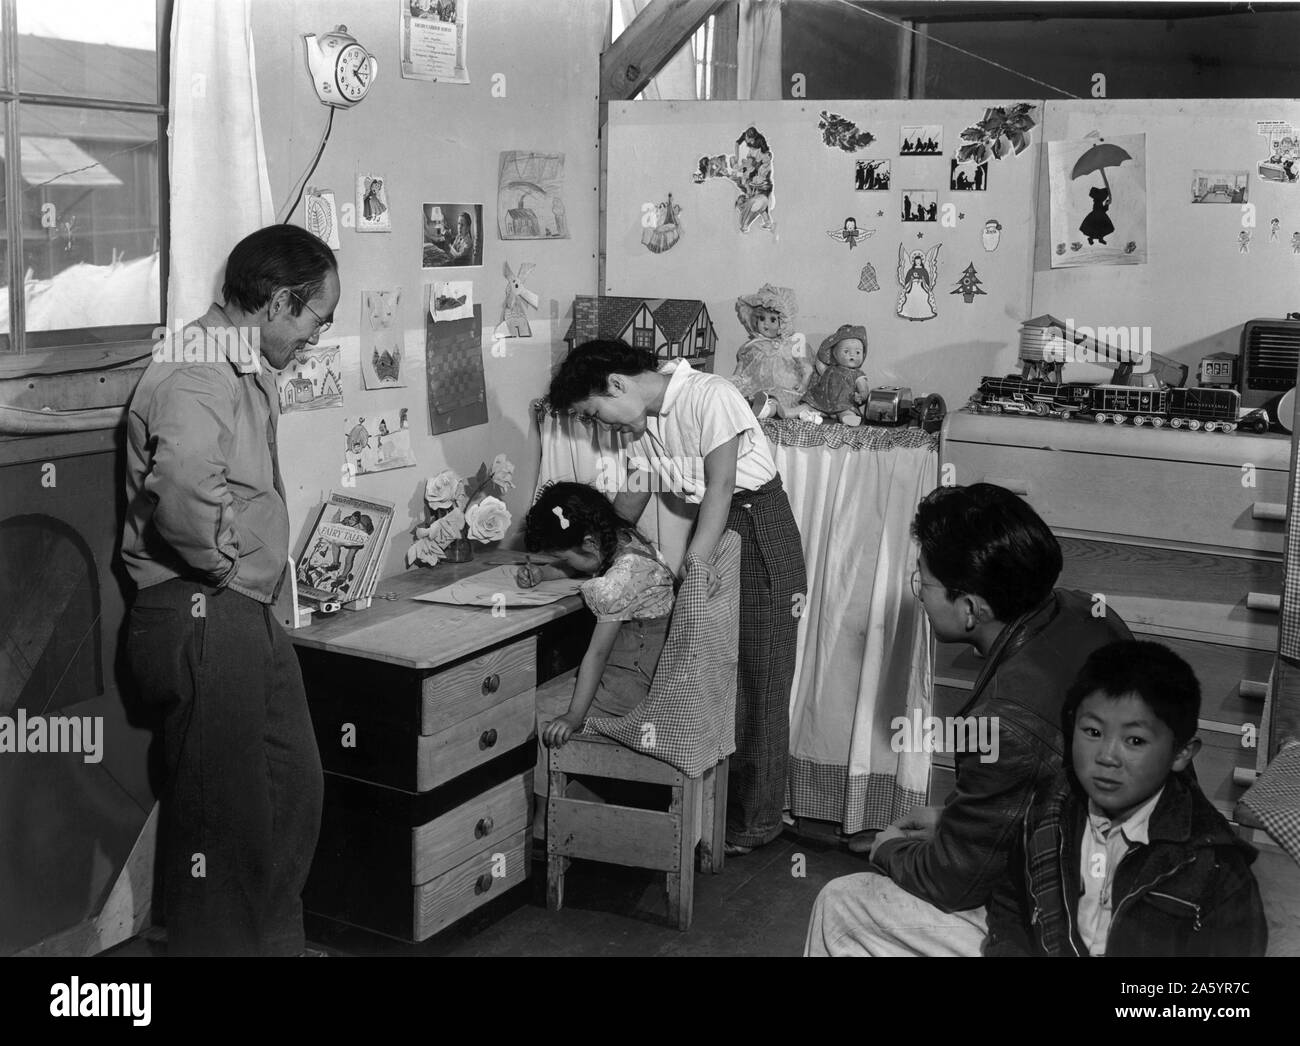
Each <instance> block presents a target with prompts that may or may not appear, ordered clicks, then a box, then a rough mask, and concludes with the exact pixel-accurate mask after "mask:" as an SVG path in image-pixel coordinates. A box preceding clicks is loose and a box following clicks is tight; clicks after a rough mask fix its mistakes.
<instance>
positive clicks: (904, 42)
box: [894, 21, 916, 100]
mask: <svg viewBox="0 0 1300 1046" xmlns="http://www.w3.org/2000/svg"><path fill="white" fill-rule="evenodd" d="M898 25H899V29H898V64H897V65H896V66H895V73H894V97H895V98H900V99H904V100H905V99H907V98H908V97H909V95H910V94H911V91H912V41H913V40H914V39H916V37H915V36H914V34H913V33H912V28H913V26H912V23H911V22H909V21H902V22H899V23H898Z"/></svg>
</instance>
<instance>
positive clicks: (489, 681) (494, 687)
mask: <svg viewBox="0 0 1300 1046" xmlns="http://www.w3.org/2000/svg"><path fill="white" fill-rule="evenodd" d="M500 689H501V677H500V676H499V675H497V674H496V673H495V672H493V673H492V674H491V675H490V676H488V677H487V678H486V679H484V680H483V693H485V694H495V693H496V692H497V691H498V690H500Z"/></svg>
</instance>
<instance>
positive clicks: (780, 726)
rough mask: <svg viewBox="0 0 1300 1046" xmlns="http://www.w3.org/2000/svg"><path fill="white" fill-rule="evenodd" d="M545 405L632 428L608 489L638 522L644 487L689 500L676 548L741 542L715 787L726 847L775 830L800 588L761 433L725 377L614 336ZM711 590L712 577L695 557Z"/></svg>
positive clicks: (566, 371) (595, 346)
mask: <svg viewBox="0 0 1300 1046" xmlns="http://www.w3.org/2000/svg"><path fill="white" fill-rule="evenodd" d="M550 401H551V406H552V407H554V408H556V409H558V410H566V409H573V410H576V411H578V413H580V414H582V415H584V416H585V417H587V418H591V419H594V420H596V421H598V422H600V423H601V424H603V425H607V426H609V427H611V428H615V429H618V430H619V431H621V432H624V433H627V434H629V435H630V436H632V437H633V438H634V440H635V442H634V443H633V444H632V446H631V447H630V448H629V457H628V464H629V472H630V473H631V471H632V470H636V472H651V473H653V474H654V483H653V485H652V484H651V483H650V482H648V481H647V477H646V476H645V475H639V476H638V475H634V474H630V476H629V482H628V483H627V486H626V489H624V490H621V491H620V492H619V493H618V495H617V497H615V499H614V508H615V510H616V511H617V512H618V514H619V515H620V516H621V517H622V518H623V519H628V520H638V519H640V518H641V513H642V512H643V511H644V510H645V508H646V506H647V504H648V503H649V501H650V494H649V491H650V490H651V489H652V486H653V489H654V490H656V491H661V492H670V493H672V494H674V495H676V496H677V497H679V498H681V499H682V500H684V501H686V502H687V503H688V504H694V505H698V506H699V511H698V514H697V515H696V518H695V524H694V529H693V530H692V533H691V540H690V545H689V547H688V548H687V555H688V556H689V555H690V554H692V553H693V554H694V555H695V556H696V557H698V558H699V559H701V560H703V561H705V562H706V563H707V561H708V560H710V559H712V556H713V552H714V549H715V547H716V546H717V543H718V540H719V539H720V538H721V537H722V532H723V531H724V530H726V529H731V530H734V531H735V532H736V533H737V534H739V535H740V540H741V565H740V572H741V576H740V649H739V666H738V670H737V679H736V685H737V693H736V752H735V754H734V755H733V756H732V757H731V770H730V775H731V776H730V784H729V788H728V797H727V852H728V853H731V854H736V853H747V852H748V851H749V850H751V849H753V848H754V847H756V846H763V845H765V844H767V843H770V842H772V841H773V840H774V839H776V838H777V836H779V835H780V834H781V829H782V817H781V815H782V811H783V809H784V805H785V787H786V766H787V763H788V760H789V737H790V711H789V709H790V688H791V684H792V683H793V681H794V661H795V639H796V634H797V631H798V626H799V621H798V608H799V606H800V605H801V600H802V598H803V596H804V594H805V593H806V592H807V588H808V583H807V577H806V575H805V573H804V561H803V547H802V543H801V541H800V538H799V530H798V527H797V526H796V525H795V521H794V515H793V513H792V512H791V511H790V502H789V501H788V499H787V498H786V495H785V490H784V489H783V487H782V486H781V477H780V476H779V475H777V471H776V465H775V463H774V462H773V460H772V452H771V450H770V449H769V447H768V442H767V437H766V436H765V435H764V434H763V430H762V428H761V426H760V425H759V423H758V419H756V418H755V417H754V413H753V411H752V410H751V409H750V405H749V404H748V403H747V402H746V401H745V398H744V396H742V395H741V394H740V392H739V390H738V389H737V388H736V387H735V386H734V385H733V384H731V382H729V381H728V380H727V379H726V378H723V377H721V376H719V375H716V374H706V373H703V372H700V371H696V370H694V369H693V368H692V367H691V366H690V364H689V363H687V362H686V361H685V360H673V361H671V362H669V363H667V364H665V365H664V367H663V369H662V370H660V369H658V361H657V360H656V359H655V357H654V356H653V355H652V354H651V353H649V352H646V351H644V350H642V349H635V348H632V347H631V346H630V345H627V344H626V343H624V342H621V341H591V342H587V343H586V344H585V345H580V346H578V347H577V348H576V349H574V350H573V351H572V352H570V353H569V355H568V356H566V357H565V358H564V361H563V362H562V363H561V364H560V368H559V370H558V371H557V372H556V374H555V377H554V378H553V379H552V381H551V388H550ZM660 496H662V495H660ZM705 570H706V571H707V572H708V574H709V576H710V582H711V587H712V588H713V590H715V591H716V589H717V588H718V587H719V586H720V584H721V579H720V578H718V577H717V576H716V574H715V568H713V567H712V566H706V567H705Z"/></svg>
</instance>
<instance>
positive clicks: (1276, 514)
mask: <svg viewBox="0 0 1300 1046" xmlns="http://www.w3.org/2000/svg"><path fill="white" fill-rule="evenodd" d="M1250 515H1251V517H1252V518H1253V519H1272V520H1276V521H1277V522H1279V523H1285V522H1286V506H1285V505H1279V504H1276V503H1274V502H1271V501H1256V502H1255V504H1253V505H1252V506H1251V507H1250Z"/></svg>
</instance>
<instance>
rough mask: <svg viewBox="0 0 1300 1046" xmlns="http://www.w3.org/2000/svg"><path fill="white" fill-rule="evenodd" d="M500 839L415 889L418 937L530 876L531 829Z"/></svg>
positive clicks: (432, 931)
mask: <svg viewBox="0 0 1300 1046" xmlns="http://www.w3.org/2000/svg"><path fill="white" fill-rule="evenodd" d="M497 842H498V844H499V845H497V846H491V845H489V846H488V847H487V848H486V849H484V850H481V851H480V852H478V853H476V854H475V855H474V856H473V857H471V858H469V859H468V860H467V861H465V862H464V863H463V864H460V865H457V866H456V867H455V868H453V869H451V870H450V871H448V872H444V873H443V874H442V875H440V876H438V877H437V878H435V879H431V880H429V882H427V883H425V884H424V885H422V886H417V887H415V888H414V890H413V906H412V907H413V911H412V923H413V927H414V935H413V936H414V939H415V940H417V941H423V940H425V939H426V938H428V937H432V936H433V935H434V934H435V933H437V932H438V931H439V930H441V929H443V927H445V926H448V925H450V924H451V923H453V922H455V921H456V920H457V919H459V918H461V917H462V916H464V915H467V914H469V913H470V912H472V911H473V910H474V909H475V908H478V907H479V906H480V905H484V904H487V902H488V901H490V900H492V899H493V898H495V897H499V896H500V895H501V894H503V893H505V891H506V890H508V889H510V888H511V887H512V886H517V885H518V884H519V883H522V882H523V881H524V880H525V879H527V878H528V865H529V861H530V858H531V851H530V849H529V848H530V846H531V845H532V843H531V838H530V833H529V832H528V831H527V829H526V828H525V829H520V830H519V831H518V832H516V833H515V834H514V835H512V836H509V837H508V838H506V839H502V840H498V841H497Z"/></svg>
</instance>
